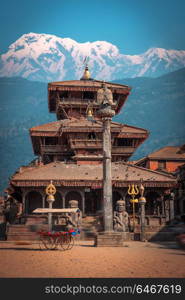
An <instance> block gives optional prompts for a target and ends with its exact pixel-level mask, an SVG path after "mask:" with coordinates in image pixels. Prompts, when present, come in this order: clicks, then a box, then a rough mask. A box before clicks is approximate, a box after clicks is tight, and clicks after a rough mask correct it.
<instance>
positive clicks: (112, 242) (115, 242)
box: [94, 232, 123, 247]
mask: <svg viewBox="0 0 185 300" xmlns="http://www.w3.org/2000/svg"><path fill="white" fill-rule="evenodd" d="M94 246H95V247H123V237H122V233H121V232H100V233H98V234H97V235H96V237H95V244H94Z"/></svg>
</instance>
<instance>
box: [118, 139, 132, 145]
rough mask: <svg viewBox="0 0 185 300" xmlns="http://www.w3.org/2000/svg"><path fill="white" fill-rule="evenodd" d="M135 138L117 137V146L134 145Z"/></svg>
mask: <svg viewBox="0 0 185 300" xmlns="http://www.w3.org/2000/svg"><path fill="white" fill-rule="evenodd" d="M132 145H133V139H117V145H116V146H125V147H132Z"/></svg>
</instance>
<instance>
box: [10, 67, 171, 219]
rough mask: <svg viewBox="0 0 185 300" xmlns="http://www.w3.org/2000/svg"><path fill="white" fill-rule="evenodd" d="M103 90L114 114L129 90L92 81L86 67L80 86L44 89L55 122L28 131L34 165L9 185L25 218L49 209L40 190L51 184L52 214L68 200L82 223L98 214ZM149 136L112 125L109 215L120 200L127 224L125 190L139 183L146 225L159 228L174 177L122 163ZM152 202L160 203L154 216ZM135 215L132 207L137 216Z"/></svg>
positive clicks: (59, 85)
mask: <svg viewBox="0 0 185 300" xmlns="http://www.w3.org/2000/svg"><path fill="white" fill-rule="evenodd" d="M104 86H106V88H107V90H108V91H110V92H111V95H112V106H113V107H114V110H115V114H118V113H119V112H120V110H121V109H123V108H124V104H125V102H126V100H127V98H128V95H129V93H130V91H131V88H130V87H128V86H126V85H122V84H116V83H111V82H105V81H100V80H95V79H92V78H91V77H90V73H89V70H88V67H87V66H86V68H85V70H84V74H83V76H82V78H81V79H79V80H69V81H61V82H52V83H49V84H48V108H49V112H50V113H55V114H56V118H57V120H56V121H55V122H51V123H48V124H43V125H40V126H36V127H33V128H31V129H30V136H31V141H32V145H33V151H34V154H35V155H36V156H37V159H36V160H35V161H34V163H30V165H28V166H26V167H20V168H19V170H18V171H17V172H16V173H15V174H14V175H12V177H11V179H10V185H9V186H10V191H11V192H10V193H11V195H12V196H13V197H14V198H15V199H17V200H18V201H20V202H22V204H23V214H24V215H26V216H30V215H32V212H33V210H34V209H36V208H45V207H48V203H47V201H46V194H45V189H46V186H47V185H48V184H49V183H50V181H51V180H52V181H53V184H54V185H55V187H56V189H57V193H56V194H55V201H54V203H53V208H66V207H68V205H69V201H70V200H77V201H78V206H79V208H80V210H81V211H82V214H83V217H84V219H85V218H87V217H88V216H97V215H98V212H99V211H101V209H102V182H103V170H102V157H103V153H102V144H103V142H102V120H101V118H100V117H99V115H98V113H97V112H98V108H99V105H100V103H99V101H100V99H101V93H102V90H103V87H104ZM123 121H124V120H123ZM148 136H149V132H148V131H147V130H146V129H143V128H138V127H134V126H129V125H127V124H124V123H123V124H121V123H116V122H111V144H112V149H111V156H112V189H113V210H114V209H115V204H116V201H117V200H119V199H124V200H125V201H126V210H127V212H128V213H129V216H130V218H131V215H132V206H131V203H130V201H129V199H130V197H129V195H128V193H127V191H128V185H129V184H133V183H134V184H139V182H140V180H141V179H142V182H143V184H144V186H145V197H146V200H147V202H146V218H148V219H147V220H148V221H147V222H148V223H147V224H148V225H152V224H153V223H152V222H154V223H155V224H158V225H159V224H163V223H165V222H166V220H167V219H166V218H170V217H169V215H170V216H172V217H173V216H174V212H173V205H171V206H169V207H170V208H169V209H171V213H170V214H169V213H168V217H166V215H167V214H166V211H165V209H166V205H165V201H164V195H165V193H166V191H169V190H171V189H173V187H174V184H175V179H174V177H173V176H172V175H170V174H164V173H160V172H157V171H153V170H149V169H146V168H143V167H140V166H136V165H132V164H131V163H129V162H127V161H128V159H129V158H130V157H131V155H132V154H133V153H134V152H135V150H136V149H137V148H138V147H139V146H140V145H141V144H142V143H143V142H144V141H145V139H146V138H147V137H148ZM156 201H158V202H160V208H158V210H157V211H156ZM138 211H139V207H137V205H136V214H137V212H138ZM157 216H158V217H159V218H158V219H156V218H157ZM136 217H137V216H136ZM172 217H171V218H172ZM156 220H157V221H156ZM156 222H157V223H156ZM138 224H139V216H138Z"/></svg>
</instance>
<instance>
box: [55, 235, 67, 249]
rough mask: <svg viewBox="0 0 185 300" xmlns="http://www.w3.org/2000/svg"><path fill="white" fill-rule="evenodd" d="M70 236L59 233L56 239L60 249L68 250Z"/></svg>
mask: <svg viewBox="0 0 185 300" xmlns="http://www.w3.org/2000/svg"><path fill="white" fill-rule="evenodd" d="M69 238H70V236H69V235H68V234H65V235H61V236H60V237H59V239H58V244H59V245H60V247H61V250H64V251H65V250H68V247H69V243H70V239H69Z"/></svg>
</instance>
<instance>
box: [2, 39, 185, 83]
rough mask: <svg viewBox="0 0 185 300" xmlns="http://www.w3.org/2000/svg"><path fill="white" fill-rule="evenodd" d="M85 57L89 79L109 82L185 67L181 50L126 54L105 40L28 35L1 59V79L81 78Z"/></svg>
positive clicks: (163, 72) (13, 45)
mask: <svg viewBox="0 0 185 300" xmlns="http://www.w3.org/2000/svg"><path fill="white" fill-rule="evenodd" d="M86 57H88V60H89V61H88V64H89V67H90V70H91V75H92V77H93V78H96V79H100V80H101V79H103V80H109V81H110V80H117V79H122V78H134V77H158V76H161V75H163V74H166V73H169V72H172V71H175V70H178V69H180V68H183V67H185V51H184V50H166V49H162V48H150V49H148V50H147V51H146V52H144V53H142V54H139V55H125V54H122V53H120V51H119V49H118V48H117V47H116V46H115V45H113V44H111V43H108V42H106V41H95V42H86V43H78V42H77V41H75V40H72V39H70V38H61V37H57V36H55V35H51V34H38V33H28V34H24V35H22V36H21V37H20V38H19V39H18V40H17V41H15V42H14V43H12V44H11V45H10V46H9V48H8V51H7V52H6V53H4V54H2V55H1V56H0V77H23V78H26V79H29V80H33V81H41V82H48V81H60V80H69V79H71V78H72V79H80V77H81V76H82V73H83V69H84V59H85V58H86Z"/></svg>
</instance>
